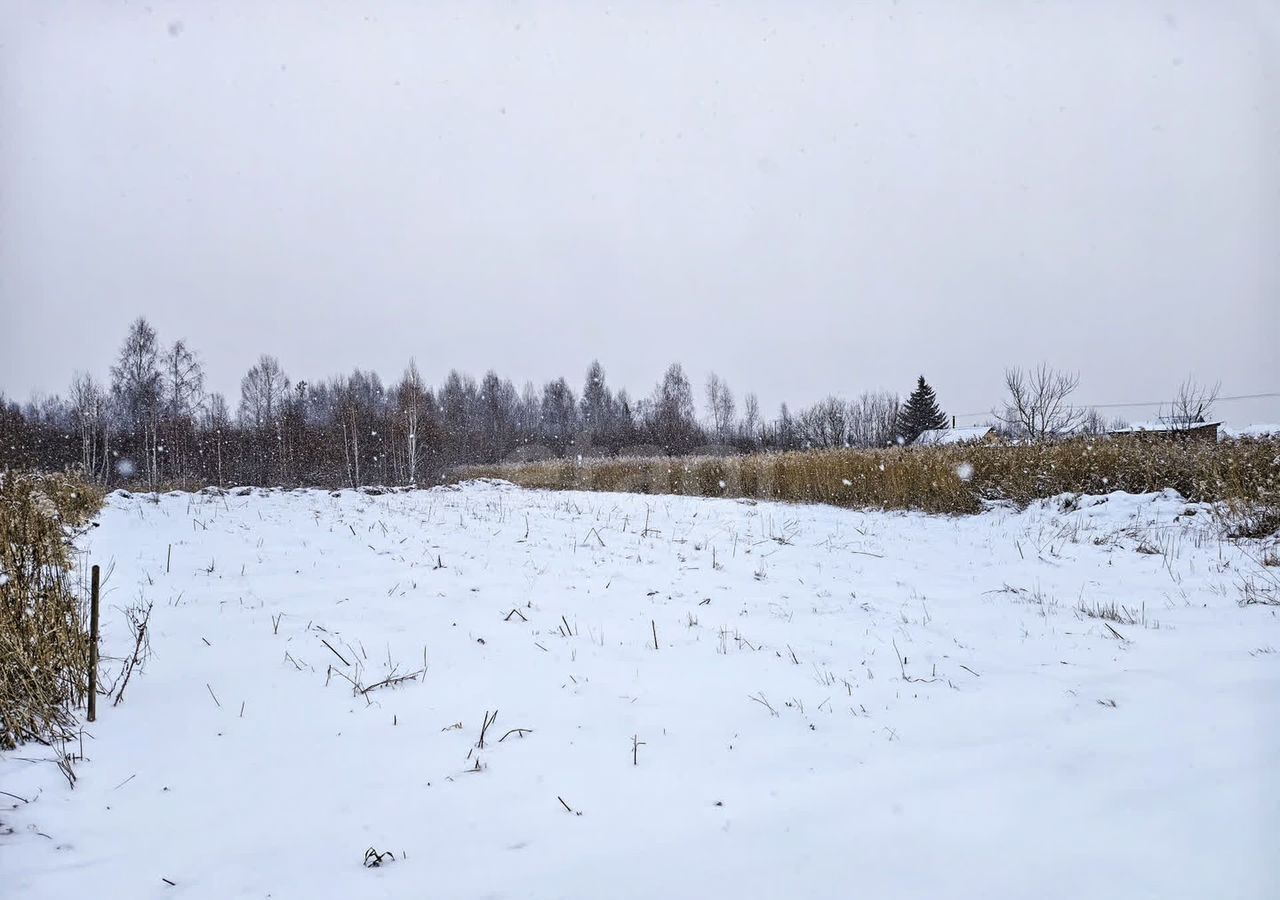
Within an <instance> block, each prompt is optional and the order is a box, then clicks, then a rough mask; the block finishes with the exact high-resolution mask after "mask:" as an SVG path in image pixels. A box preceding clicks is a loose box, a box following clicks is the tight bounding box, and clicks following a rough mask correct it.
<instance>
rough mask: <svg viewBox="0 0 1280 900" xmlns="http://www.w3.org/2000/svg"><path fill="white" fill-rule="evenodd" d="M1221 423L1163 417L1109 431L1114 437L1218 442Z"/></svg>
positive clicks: (1201, 417)
mask: <svg viewBox="0 0 1280 900" xmlns="http://www.w3.org/2000/svg"><path fill="white" fill-rule="evenodd" d="M1221 424H1222V423H1221V422H1206V421H1205V420H1204V417H1203V416H1196V417H1195V418H1191V417H1189V416H1161V417H1160V418H1158V419H1153V420H1152V421H1150V422H1135V423H1133V424H1132V425H1130V426H1128V427H1127V428H1120V429H1117V430H1115V431H1109V432H1107V433H1108V434H1110V435H1112V436H1113V437H1135V436H1136V437H1143V436H1146V437H1151V438H1158V439H1165V440H1187V441H1205V442H1206V443H1214V442H1215V441H1217V440H1218V426H1219V425H1221Z"/></svg>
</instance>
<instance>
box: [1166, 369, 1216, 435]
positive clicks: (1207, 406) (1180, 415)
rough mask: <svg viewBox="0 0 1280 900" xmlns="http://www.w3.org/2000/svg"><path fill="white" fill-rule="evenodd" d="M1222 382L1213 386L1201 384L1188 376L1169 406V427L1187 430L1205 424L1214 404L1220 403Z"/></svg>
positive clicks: (1179, 386)
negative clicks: (1219, 395) (1219, 393)
mask: <svg viewBox="0 0 1280 900" xmlns="http://www.w3.org/2000/svg"><path fill="white" fill-rule="evenodd" d="M1221 388H1222V382H1214V383H1213V384H1212V385H1209V384H1201V383H1200V382H1198V381H1196V380H1195V379H1194V378H1192V377H1190V376H1188V377H1187V378H1186V379H1185V380H1184V381H1183V382H1182V384H1180V385H1178V392H1177V393H1176V394H1174V396H1173V402H1172V403H1171V404H1170V405H1169V416H1168V422H1169V425H1170V426H1172V427H1173V428H1178V429H1187V428H1194V427H1195V426H1196V425H1201V424H1204V422H1205V421H1206V420H1207V419H1208V416H1209V414H1210V413H1211V412H1212V411H1213V404H1214V403H1216V402H1217V401H1218V392H1219V390H1221Z"/></svg>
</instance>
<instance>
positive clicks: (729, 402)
mask: <svg viewBox="0 0 1280 900" xmlns="http://www.w3.org/2000/svg"><path fill="white" fill-rule="evenodd" d="M733 412H734V403H733V392H732V391H730V390H729V385H728V384H726V383H725V381H724V379H722V378H721V377H720V376H719V375H717V374H716V373H715V372H712V373H711V375H710V376H708V378H707V413H708V414H709V415H710V417H711V430H712V432H713V433H714V435H715V440H716V441H717V442H719V443H726V442H727V441H728V440H729V438H730V436H731V432H732V430H733Z"/></svg>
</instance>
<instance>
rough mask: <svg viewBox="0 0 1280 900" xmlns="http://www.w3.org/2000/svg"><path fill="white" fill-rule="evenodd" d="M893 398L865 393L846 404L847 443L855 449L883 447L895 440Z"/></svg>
mask: <svg viewBox="0 0 1280 900" xmlns="http://www.w3.org/2000/svg"><path fill="white" fill-rule="evenodd" d="M901 406H902V402H901V400H900V399H899V398H898V395H897V394H893V393H889V392H888V391H879V392H875V393H865V394H863V395H862V396H861V397H859V398H858V399H857V400H855V401H854V402H852V403H850V404H849V443H850V444H851V445H853V446H855V447H887V446H889V445H890V444H892V443H894V441H895V439H896V438H897V436H898V413H899V410H900V408H901Z"/></svg>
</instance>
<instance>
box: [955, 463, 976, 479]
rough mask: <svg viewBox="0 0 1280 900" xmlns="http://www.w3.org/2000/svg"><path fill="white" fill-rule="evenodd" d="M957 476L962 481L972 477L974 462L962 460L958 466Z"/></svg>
mask: <svg viewBox="0 0 1280 900" xmlns="http://www.w3.org/2000/svg"><path fill="white" fill-rule="evenodd" d="M956 477H958V478H959V479H960V480H961V481H968V480H969V479H970V478H972V477H973V464H972V463H967V462H962V463H960V465H958V466H956Z"/></svg>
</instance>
